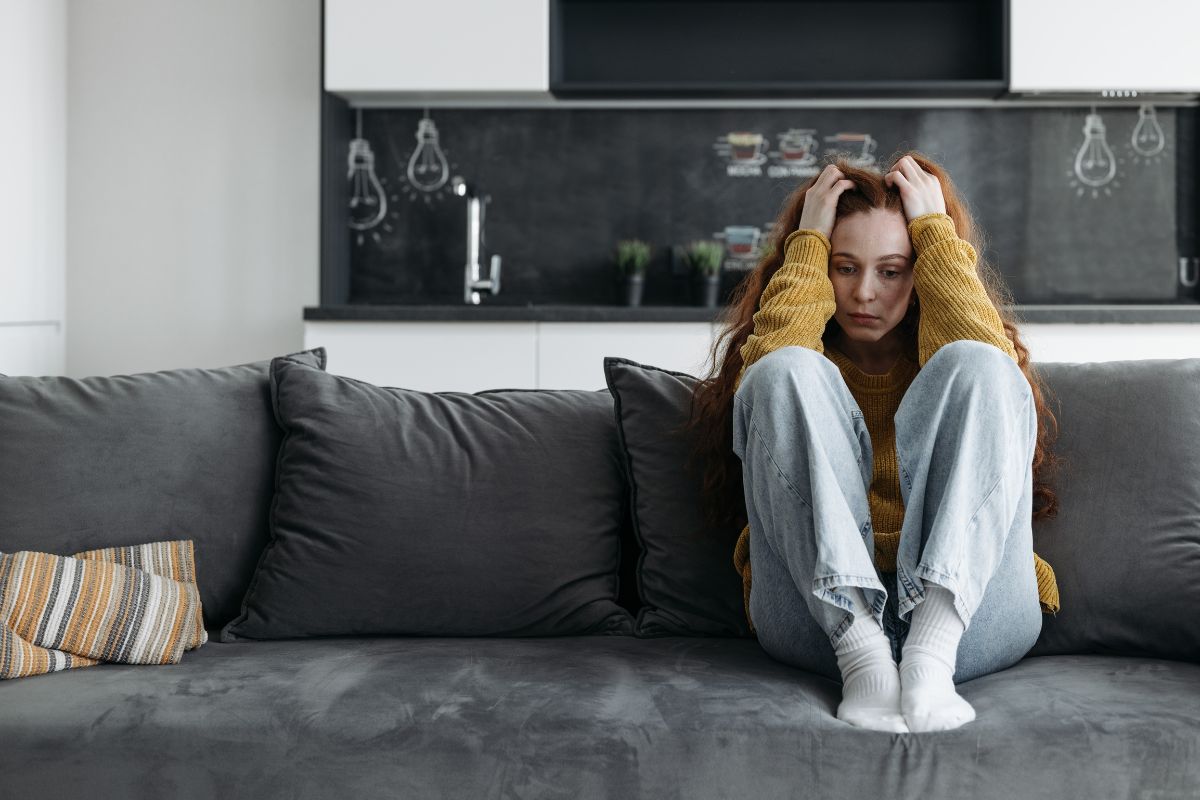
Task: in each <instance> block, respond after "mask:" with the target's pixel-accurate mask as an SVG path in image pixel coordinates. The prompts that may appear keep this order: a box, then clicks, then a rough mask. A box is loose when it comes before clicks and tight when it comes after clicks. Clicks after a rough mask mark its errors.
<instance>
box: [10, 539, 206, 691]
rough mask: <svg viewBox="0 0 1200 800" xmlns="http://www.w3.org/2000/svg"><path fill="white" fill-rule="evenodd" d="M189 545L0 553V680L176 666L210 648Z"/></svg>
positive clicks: (172, 543) (181, 542)
mask: <svg viewBox="0 0 1200 800" xmlns="http://www.w3.org/2000/svg"><path fill="white" fill-rule="evenodd" d="M194 555H195V554H194V552H193V545H192V541H191V540H190V539H186V540H176V541H167V542H151V543H149V544H142V545H133V546H130V547H108V548H103V549H100V550H88V551H85V552H82V553H76V554H75V555H73V556H57V555H51V554H49V553H39V552H34V551H28V550H22V551H20V552H17V553H0V679H2V678H21V677H26V676H29V675H42V674H45V673H49V672H57V671H59V670H64V669H72V668H76V667H90V666H93V665H95V664H99V663H101V662H106V661H107V662H114V663H121V664H176V663H178V662H179V661H180V659H181V658H182V657H183V653H184V651H186V650H193V649H195V648H197V647H199V646H200V645H202V644H204V643H205V642H207V641H208V633H207V632H206V631H205V630H204V616H203V609H202V607H201V603H200V593H199V590H198V588H197V586H196V568H195V558H194Z"/></svg>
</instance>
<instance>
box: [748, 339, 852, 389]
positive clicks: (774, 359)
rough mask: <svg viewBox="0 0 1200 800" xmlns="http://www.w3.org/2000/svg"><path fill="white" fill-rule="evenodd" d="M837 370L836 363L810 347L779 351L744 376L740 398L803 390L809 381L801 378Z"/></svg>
mask: <svg viewBox="0 0 1200 800" xmlns="http://www.w3.org/2000/svg"><path fill="white" fill-rule="evenodd" d="M826 365H827V366H828V367H831V368H833V369H836V368H837V367H836V366H835V365H834V364H833V362H832V361H830V360H829V359H827V358H826V357H825V356H824V355H823V354H821V353H818V352H817V351H816V350H813V349H812V348H809V347H801V346H800V345H788V346H786V347H779V348H776V349H775V350H772V351H771V352H769V353H767V354H766V355H765V356H762V357H761V358H759V359H758V360H757V361H755V362H754V363H753V364H751V365H750V366H749V367H748V368H747V369H746V373H745V374H744V375H743V376H742V382H741V385H739V386H738V389H737V392H736V393H735V396H736V395H741V396H743V397H745V395H749V394H761V393H762V392H763V391H765V390H778V389H780V388H783V387H785V386H786V387H797V386H803V385H804V384H805V381H802V380H797V378H798V376H801V375H804V376H811V375H813V374H816V371H817V370H820V369H824V368H825V367H826Z"/></svg>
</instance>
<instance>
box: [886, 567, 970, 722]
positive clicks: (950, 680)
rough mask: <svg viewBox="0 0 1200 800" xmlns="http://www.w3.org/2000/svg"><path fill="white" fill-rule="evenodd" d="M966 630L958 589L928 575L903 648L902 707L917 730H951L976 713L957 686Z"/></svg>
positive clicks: (901, 672)
mask: <svg viewBox="0 0 1200 800" xmlns="http://www.w3.org/2000/svg"><path fill="white" fill-rule="evenodd" d="M964 630H965V626H964V625H963V621H962V618H961V617H959V616H958V612H957V611H955V610H954V594H953V593H952V592H951V591H950V590H949V589H946V588H944V587H942V586H938V585H936V584H933V583H929V582H928V581H926V582H925V599H924V600H923V601H921V603H920V604H919V605H918V606H917V607H916V608H914V609H913V611H912V617H911V622H910V624H909V628H908V638H907V639H905V640H904V648H903V650H902V652H901V654H900V684H901V695H900V707H901V710H902V711H903V713H904V720H905V722H907V723H908V729H909V730H910V731H912V732H913V733H919V732H922V731H948V730H951V729H953V728H957V727H959V726H961V725H965V724H966V723H968V722H970V721H971V720H973V719H975V708H974V707H973V706H972V705H971V704H970V703H968V702H967V701H966V700H964V699H963V698H962V697H960V696H959V694H958V692H957V691H956V690H955V688H954V667H955V662H956V661H957V659H958V643H959V641H960V640H961V639H962V635H963V631H964Z"/></svg>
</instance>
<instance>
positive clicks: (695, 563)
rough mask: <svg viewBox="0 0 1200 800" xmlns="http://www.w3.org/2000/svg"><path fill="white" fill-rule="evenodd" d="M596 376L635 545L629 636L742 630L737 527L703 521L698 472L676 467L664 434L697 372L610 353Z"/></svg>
mask: <svg viewBox="0 0 1200 800" xmlns="http://www.w3.org/2000/svg"><path fill="white" fill-rule="evenodd" d="M604 374H605V378H606V380H607V382H608V388H609V391H610V392H612V397H613V407H614V412H615V414H616V418H617V423H618V428H617V429H618V433H619V435H620V446H621V454H622V458H623V461H624V464H625V470H626V476H627V480H628V481H629V493H630V503H631V506H632V512H633V529H634V532H635V534H636V537H637V540H638V543H639V545H640V548H641V556H640V558H639V559H638V565H637V578H638V592H639V594H640V596H641V601H642V603H643V606H642V608H641V609H640V611H639V613H638V620H637V635H638V636H644V637H652V636H745V637H748V636H751V635H752V634H751V633H750V628H749V625H747V623H746V612H745V607H744V604H743V599H742V598H743V595H742V578H741V576H740V575H739V574H738V573H737V570H736V569H734V566H733V544H734V542H735V540H736V539H737V535H738V533H739V532H740V531H736V530H728V531H725V530H712V529H711V527H710V526H709V525H708V523H707V522H706V521H705V519H704V514H703V508H702V505H701V501H702V491H703V484H702V480H703V476H702V475H700V474H698V473H695V472H692V471H688V470H686V469H685V464H686V462H687V459H688V451H689V442H688V440H687V438H686V437H684V436H681V435H672V434H670V433H669V432H670V431H673V430H676V429H678V428H679V426H681V425H682V424H683V423H684V421H685V420H686V419H687V417H688V411H689V408H690V404H691V394H692V390H693V387H694V386H695V385H696V383H697V381H698V379H697V378H696V377H694V376H692V375H688V374H686V373H683V372H672V371H671V370H666V369H661V368H659V367H653V366H648V365H645V364H639V363H637V362H636V361H631V360H629V359H627V358H618V357H615V356H609V357H606V358H605V359H604Z"/></svg>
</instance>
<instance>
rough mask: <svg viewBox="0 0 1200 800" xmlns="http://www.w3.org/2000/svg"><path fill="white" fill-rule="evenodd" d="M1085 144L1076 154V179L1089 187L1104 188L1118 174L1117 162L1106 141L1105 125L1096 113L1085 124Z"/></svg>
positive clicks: (1088, 116)
mask: <svg viewBox="0 0 1200 800" xmlns="http://www.w3.org/2000/svg"><path fill="white" fill-rule="evenodd" d="M1083 137H1084V138H1083V144H1082V145H1081V146H1080V148H1079V152H1078V153H1076V154H1075V177H1077V178H1079V180H1080V181H1082V182H1083V183H1085V184H1087V185H1088V186H1103V185H1104V184H1106V183H1108V182H1109V181H1111V180H1112V179H1113V177H1114V176H1115V175H1116V174H1117V160H1116V158H1114V157H1113V152H1112V149H1111V148H1109V146H1108V142H1107V141H1105V139H1104V123H1103V122H1101V121H1100V115H1099V114H1096V113H1095V112H1093V113H1091V114H1088V115H1087V119H1086V120H1085V121H1084V123H1083Z"/></svg>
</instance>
